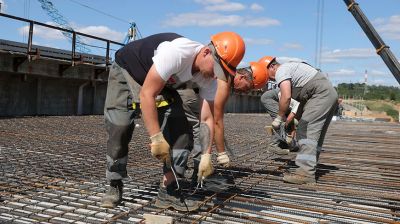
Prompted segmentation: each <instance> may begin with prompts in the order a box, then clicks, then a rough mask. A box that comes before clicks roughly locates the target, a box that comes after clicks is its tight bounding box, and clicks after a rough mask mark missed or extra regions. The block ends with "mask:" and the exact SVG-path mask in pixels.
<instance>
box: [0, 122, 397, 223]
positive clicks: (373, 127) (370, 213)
mask: <svg viewBox="0 0 400 224" xmlns="http://www.w3.org/2000/svg"><path fill="white" fill-rule="evenodd" d="M136 122H137V125H138V126H137V127H136V128H135V131H134V136H133V139H132V142H131V144H130V152H129V162H128V174H129V178H127V179H126V180H125V181H124V183H125V191H124V196H123V198H124V200H123V204H122V205H121V206H119V207H117V208H115V209H105V208H102V207H100V200H101V197H102V195H103V194H104V193H105V190H106V185H105V146H106V137H107V136H106V132H105V128H104V125H103V117H102V116H81V117H27V118H9V119H5V118H3V119H0V172H1V174H0V223H5V222H10V223H32V222H41V223H141V222H143V221H144V220H143V214H145V213H152V214H159V215H166V216H172V217H174V220H175V222H176V223H200V222H201V223H226V222H231V223H396V222H399V221H400V212H399V210H400V166H399V165H400V154H399V151H400V147H399V145H400V139H399V137H398V136H400V125H399V124H393V123H372V122H371V123H355V122H340V121H339V122H332V124H331V126H330V128H329V131H328V133H327V137H326V140H325V144H324V151H323V152H322V153H321V157H320V164H319V166H318V171H317V176H318V182H317V184H315V185H293V184H287V183H284V182H283V181H282V174H283V172H285V170H286V169H290V168H293V167H294V163H293V161H294V158H295V155H296V153H295V152H292V153H290V155H288V156H278V155H275V154H273V153H270V152H268V150H267V144H268V143H269V137H267V136H266V134H265V131H264V129H263V126H264V125H265V124H267V123H270V119H269V118H268V117H267V116H266V115H260V114H227V115H226V118H225V126H226V131H225V135H226V138H227V142H228V144H229V147H230V148H231V149H232V151H233V153H234V155H231V159H232V167H231V168H229V169H223V168H217V171H218V172H222V173H223V174H224V175H233V176H234V177H235V183H236V185H237V188H236V189H235V190H232V191H229V192H223V193H219V194H215V193H211V192H205V191H202V190H200V191H197V192H196V193H195V194H194V195H193V196H194V197H195V198H197V199H198V200H201V201H202V202H203V203H202V206H201V208H200V209H199V210H198V211H195V212H177V211H175V210H172V209H159V208H157V207H155V206H154V201H155V198H156V196H157V191H158V186H159V180H160V177H161V175H162V169H161V164H159V163H158V161H157V160H156V159H153V158H152V157H151V155H150V152H149V148H148V143H149V139H148V136H147V134H146V132H145V129H144V127H143V123H142V121H141V120H136ZM213 159H214V160H215V158H213ZM214 162H215V161H214ZM214 164H216V163H214ZM192 166H193V165H192V163H189V169H188V175H187V176H188V177H189V176H190V172H191V171H192V168H193V167H192ZM190 192H193V190H190V191H189V192H187V193H190Z"/></svg>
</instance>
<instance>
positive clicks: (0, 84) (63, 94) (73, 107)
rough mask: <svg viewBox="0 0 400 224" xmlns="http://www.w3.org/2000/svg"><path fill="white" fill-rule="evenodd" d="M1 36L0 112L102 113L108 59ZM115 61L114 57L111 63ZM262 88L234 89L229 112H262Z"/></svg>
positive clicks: (228, 106) (33, 114) (12, 113)
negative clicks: (250, 89) (244, 92)
mask: <svg viewBox="0 0 400 224" xmlns="http://www.w3.org/2000/svg"><path fill="white" fill-rule="evenodd" d="M27 49H28V45H27V44H24V43H19V42H13V41H7V40H0V116H1V117H5V116H6V117H10V116H36V115H89V114H102V113H103V106H104V101H105V95H106V90H107V79H108V65H109V63H107V62H106V58H105V57H102V56H97V55H91V54H76V55H75V57H74V59H72V56H71V51H66V50H59V49H55V48H49V47H43V46H35V45H32V47H31V51H30V53H29V54H27V53H26V52H27ZM110 62H111V61H110ZM260 96H261V93H260V92H252V93H249V94H236V93H233V92H232V94H231V96H230V99H229V101H228V103H227V106H226V112H228V113H230V112H234V113H255V112H263V110H264V108H263V107H262V105H261V104H260Z"/></svg>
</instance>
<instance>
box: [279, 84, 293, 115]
mask: <svg viewBox="0 0 400 224" xmlns="http://www.w3.org/2000/svg"><path fill="white" fill-rule="evenodd" d="M279 88H280V90H281V98H280V99H279V112H278V115H279V116H280V117H282V118H283V117H284V116H285V113H286V111H287V110H288V109H289V105H290V100H291V96H292V89H291V81H290V80H289V79H287V80H284V81H282V82H281V83H280V84H279Z"/></svg>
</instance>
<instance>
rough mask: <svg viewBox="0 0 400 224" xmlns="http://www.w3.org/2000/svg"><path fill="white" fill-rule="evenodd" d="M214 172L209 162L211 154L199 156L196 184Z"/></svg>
mask: <svg viewBox="0 0 400 224" xmlns="http://www.w3.org/2000/svg"><path fill="white" fill-rule="evenodd" d="M213 172H214V168H213V166H212V162H211V154H209V153H205V154H203V155H201V159H200V164H199V172H198V173H197V177H198V180H197V181H198V182H199V183H200V182H201V181H202V180H203V179H204V178H206V177H208V176H210V175H211V174H212V173H213Z"/></svg>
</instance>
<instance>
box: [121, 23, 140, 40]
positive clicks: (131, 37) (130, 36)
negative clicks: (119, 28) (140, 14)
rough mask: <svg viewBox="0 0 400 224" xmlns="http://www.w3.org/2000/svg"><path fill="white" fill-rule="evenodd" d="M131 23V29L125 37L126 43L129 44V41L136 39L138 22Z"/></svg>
mask: <svg viewBox="0 0 400 224" xmlns="http://www.w3.org/2000/svg"><path fill="white" fill-rule="evenodd" d="M130 24H131V26H130V27H129V29H128V33H127V34H126V36H125V39H124V42H123V43H124V44H127V43H129V42H131V41H133V40H136V32H137V30H136V29H137V28H136V23H134V22H133V23H130Z"/></svg>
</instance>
